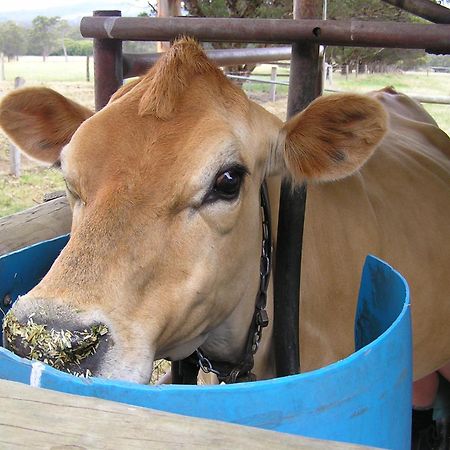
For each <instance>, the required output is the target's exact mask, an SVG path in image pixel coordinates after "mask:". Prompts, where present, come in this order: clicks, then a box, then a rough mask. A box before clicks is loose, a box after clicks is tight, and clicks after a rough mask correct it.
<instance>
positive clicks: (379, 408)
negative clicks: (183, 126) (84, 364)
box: [0, 236, 412, 449]
mask: <svg viewBox="0 0 450 450" xmlns="http://www.w3.org/2000/svg"><path fill="white" fill-rule="evenodd" d="M66 242H67V236H64V237H61V238H57V239H54V240H51V241H45V242H41V243H39V244H36V245H33V246H31V247H27V248H25V249H23V250H20V251H18V252H14V253H11V254H9V255H5V256H3V257H1V258H0V299H2V298H5V296H6V295H10V296H11V298H12V299H13V300H14V299H15V298H16V297H17V296H18V295H21V294H24V293H26V292H27V291H28V290H29V289H30V288H31V287H33V285H35V284H36V283H38V282H39V280H40V279H41V278H42V277H43V276H44V274H45V273H46V272H47V270H48V269H49V267H50V265H51V264H52V262H53V261H54V259H55V258H56V257H57V255H58V254H59V252H60V250H61V249H62V247H63V246H64V245H65V244H66ZM9 307H10V305H9V306H2V309H3V311H4V312H6V311H7V309H8V308H9ZM355 347H356V349H357V351H356V352H355V353H353V354H352V355H350V356H349V357H347V358H345V359H344V360H342V361H339V362H337V363H335V364H331V365H329V366H327V367H324V368H322V369H319V370H316V371H313V372H308V373H305V374H301V375H293V376H288V377H284V378H278V379H274V380H268V381H259V382H256V383H242V384H237V385H227V386H223V385H222V386H170V385H166V386H143V385H136V384H133V383H126V382H118V381H108V380H105V379H100V378H90V379H82V378H76V377H74V376H71V375H68V374H65V373H62V372H59V371H57V370H55V369H53V368H51V367H49V366H46V365H44V364H42V363H40V362H31V361H28V360H24V359H22V358H19V357H17V356H15V355H14V354H12V353H11V352H9V351H7V350H5V349H4V348H0V378H4V379H7V380H12V381H18V382H21V383H26V384H31V385H34V386H39V387H42V388H46V389H54V390H57V391H61V392H67V393H71V394H78V395H84V396H92V397H99V398H104V399H107V400H115V401H118V402H124V403H129V404H132V405H137V406H143V407H148V408H154V409H159V410H164V411H169V412H175V413H179V414H185V415H189V416H195V417H202V418H208V419H216V420H222V421H226V422H232V423H238V424H242V425H250V426H254V427H260V428H265V429H269V430H276V431H282V432H287V433H293V434H298V435H302V436H308V437H316V438H320V439H330V440H336V441H343V442H349V443H356V444H365V445H372V446H376V447H382V448H389V449H409V448H410V426H411V386H412V361H411V359H412V358H411V353H412V350H411V319H410V308H409V290H408V285H407V283H406V281H405V280H404V279H403V277H402V276H401V275H400V274H399V273H398V272H396V271H395V270H394V269H392V267H390V266H389V265H388V264H386V263H385V262H383V261H381V260H379V259H377V258H375V257H373V256H368V257H367V260H366V262H365V265H364V270H363V275H362V281H361V288H360V293H359V299H358V308H357V312H356V319H355ZM0 415H1V407H0Z"/></svg>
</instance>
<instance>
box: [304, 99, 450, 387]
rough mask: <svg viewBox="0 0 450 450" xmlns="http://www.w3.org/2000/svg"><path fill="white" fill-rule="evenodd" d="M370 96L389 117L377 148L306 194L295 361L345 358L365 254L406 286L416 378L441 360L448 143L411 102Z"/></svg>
mask: <svg viewBox="0 0 450 450" xmlns="http://www.w3.org/2000/svg"><path fill="white" fill-rule="evenodd" d="M373 95H374V96H375V97H376V98H377V99H379V100H380V101H381V102H382V103H383V105H384V106H385V108H386V110H387V111H388V113H389V122H390V126H389V130H388V132H387V134H386V136H385V138H384V139H383V141H382V143H381V145H379V147H378V148H377V150H376V152H375V153H374V155H373V156H372V157H371V158H370V159H369V161H368V162H367V163H366V164H365V165H364V166H363V167H362V168H361V170H360V171H359V172H358V173H356V174H354V175H352V176H350V177H347V178H345V179H343V180H339V181H336V182H334V183H330V184H316V185H311V186H309V189H308V198H307V209H306V219H305V234H304V249H303V264H302V267H303V269H302V271H303V273H302V280H301V289H302V296H301V309H300V317H301V327H300V355H301V358H302V361H301V362H302V368H304V369H305V370H311V369H315V368H318V367H321V366H323V365H324V364H325V363H331V362H333V361H336V360H338V359H341V358H343V357H345V356H347V355H348V354H350V353H351V352H352V351H353V349H354V343H353V326H354V314H355V310H356V300H357V295H356V293H357V292H358V287H359V282H360V270H361V267H362V264H363V261H364V258H365V256H366V255H367V254H373V255H376V256H378V257H380V258H382V259H385V260H386V261H388V262H389V264H391V265H392V266H393V267H395V268H396V269H397V270H399V271H400V272H401V273H402V274H403V275H404V276H405V278H406V279H407V281H408V283H409V286H410V289H411V309H412V318H413V330H414V377H415V379H418V378H422V377H423V376H425V375H427V374H428V373H430V372H431V371H432V370H436V369H438V368H440V367H442V366H443V365H444V364H445V363H447V362H448V361H449V360H450V353H449V352H450V348H449V345H448V343H449V337H444V334H445V332H444V330H446V329H447V328H448V325H447V318H448V317H450V277H449V276H448V269H449V267H450V251H449V247H448V245H447V244H446V242H448V240H449V237H450V232H449V230H450V227H449V224H450V211H449V208H448V205H449V199H450V197H449V195H450V164H449V158H450V141H449V139H448V136H447V135H446V134H445V133H444V132H443V131H442V130H440V129H439V128H438V127H437V125H436V123H435V122H434V120H433V119H432V118H431V117H430V116H429V115H428V114H427V113H426V112H425V110H424V109H423V108H422V107H421V106H420V105H419V104H418V103H416V102H415V101H413V100H411V99H410V98H408V97H406V96H404V95H401V94H396V93H393V92H389V91H388V92H386V91H382V92H377V93H374V94H373ZM337 205H338V207H337ZM324 280H326V282H324ZM437 311H439V313H438V314H436V315H435V313H436V312H437ZM443 333H444V334H443ZM432 355H433V356H432ZM431 360H433V361H431Z"/></svg>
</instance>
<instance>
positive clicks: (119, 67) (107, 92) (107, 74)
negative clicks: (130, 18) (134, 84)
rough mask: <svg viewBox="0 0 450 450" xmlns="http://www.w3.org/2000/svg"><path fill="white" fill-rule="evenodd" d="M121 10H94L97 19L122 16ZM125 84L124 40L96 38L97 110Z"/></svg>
mask: <svg viewBox="0 0 450 450" xmlns="http://www.w3.org/2000/svg"><path fill="white" fill-rule="evenodd" d="M120 15H121V12H120V11H115V10H114V11H94V17H95V18H97V19H111V18H112V16H113V17H117V16H120ZM122 84H123V62H122V41H121V40H118V39H108V38H107V39H102V38H100V39H94V91H95V110H96V111H99V110H100V109H102V108H103V107H104V106H105V105H106V104H107V103H108V101H109V99H110V97H111V95H113V94H114V92H116V91H117V89H119V88H120V86H122Z"/></svg>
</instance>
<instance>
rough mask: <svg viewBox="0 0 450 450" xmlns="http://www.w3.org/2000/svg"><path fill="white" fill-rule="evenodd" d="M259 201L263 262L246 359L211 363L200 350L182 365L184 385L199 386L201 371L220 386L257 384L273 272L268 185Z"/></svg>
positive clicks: (181, 372)
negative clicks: (211, 375) (256, 366)
mask: <svg viewBox="0 0 450 450" xmlns="http://www.w3.org/2000/svg"><path fill="white" fill-rule="evenodd" d="M260 201H261V212H262V244H261V258H260V271H259V273H260V275H259V289H258V293H257V294H256V301H255V310H254V313H253V318H252V322H251V324H250V328H249V331H248V335H247V342H246V345H245V349H244V353H243V356H242V358H241V360H240V362H239V363H237V364H232V363H227V362H224V361H215V360H212V359H209V358H208V357H207V356H206V355H205V354H204V353H203V351H202V350H201V348H198V349H197V350H195V352H194V353H192V355H190V356H189V357H187V358H186V359H184V360H183V361H181V362H180V365H179V371H180V374H177V375H179V379H180V381H181V383H182V384H197V374H198V371H199V369H201V370H202V371H203V372H205V373H214V374H215V375H217V378H218V379H219V382H220V383H222V382H223V383H226V384H229V383H240V382H244V381H256V376H255V374H254V373H253V372H252V369H253V365H254V355H255V353H256V352H257V351H258V347H259V344H260V342H261V337H262V332H263V328H265V327H267V325H268V324H269V317H268V315H267V311H266V304H267V289H268V287H269V279H270V271H271V266H272V229H271V222H270V217H271V216H270V202H269V194H268V191H267V184H266V182H265V181H264V182H263V184H262V185H261V189H260Z"/></svg>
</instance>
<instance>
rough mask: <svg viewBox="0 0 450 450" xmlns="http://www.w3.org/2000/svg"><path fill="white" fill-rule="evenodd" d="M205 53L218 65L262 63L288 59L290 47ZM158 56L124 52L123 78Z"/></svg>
mask: <svg viewBox="0 0 450 450" xmlns="http://www.w3.org/2000/svg"><path fill="white" fill-rule="evenodd" d="M206 54H207V55H208V58H209V59H211V60H212V61H214V62H215V63H216V64H217V65H218V66H227V65H232V64H250V63H264V62H273V61H286V60H290V59H291V47H268V48H230V49H224V50H208V51H206ZM160 57H161V53H151V54H132V53H128V54H124V55H123V76H124V78H129V77H135V76H139V75H142V74H143V73H145V72H146V71H147V70H148V69H149V68H150V67H152V66H153V65H154V64H155V63H156V61H158V59H159V58H160Z"/></svg>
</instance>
